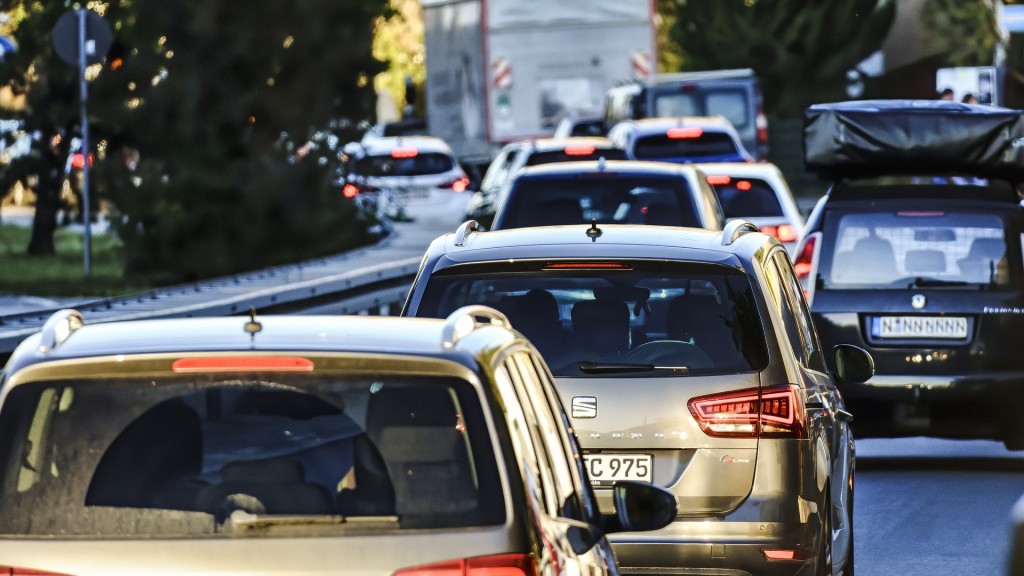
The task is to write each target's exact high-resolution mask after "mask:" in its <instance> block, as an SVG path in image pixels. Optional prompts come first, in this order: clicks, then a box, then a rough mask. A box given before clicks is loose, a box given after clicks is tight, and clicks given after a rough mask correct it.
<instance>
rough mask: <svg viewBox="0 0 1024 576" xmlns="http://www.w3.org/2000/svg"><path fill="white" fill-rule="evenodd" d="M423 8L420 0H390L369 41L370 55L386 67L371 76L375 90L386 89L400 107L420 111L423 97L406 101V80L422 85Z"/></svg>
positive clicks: (421, 110) (423, 49)
mask: <svg viewBox="0 0 1024 576" xmlns="http://www.w3.org/2000/svg"><path fill="white" fill-rule="evenodd" d="M423 42H424V40H423V9H422V7H421V6H420V0H391V10H390V12H389V14H388V15H387V16H386V17H381V18H380V19H379V20H378V21H377V33H376V35H375V36H374V40H373V54H374V56H376V57H377V59H378V60H380V61H382V62H387V63H388V69H387V70H385V71H384V72H381V73H380V74H378V75H377V77H376V78H375V79H374V81H375V84H376V86H377V91H378V92H387V93H388V94H389V95H390V96H391V98H392V100H394V101H395V102H396V103H398V108H399V109H401V108H403V107H404V105H411V106H413V107H419V108H420V110H419V112H420V114H419V116H420V117H422V116H423V115H424V110H423V109H422V106H423V102H422V101H424V100H425V99H424V98H423V97H422V96H420V95H421V94H422V92H423V91H422V90H419V91H418V93H417V96H419V98H418V100H420V101H421V102H406V101H405V98H406V94H405V85H406V79H412V82H413V85H415V86H419V87H422V86H423V83H424V82H425V81H426V78H427V66H426V61H427V59H426V58H427V57H426V48H425V46H424V44H423Z"/></svg>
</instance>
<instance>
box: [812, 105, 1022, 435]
mask: <svg viewBox="0 0 1024 576" xmlns="http://www.w3.org/2000/svg"><path fill="white" fill-rule="evenodd" d="M851 106H852V105H851ZM806 118H807V119H808V123H807V128H806V132H805V136H806V138H807V140H806V142H807V154H808V157H807V160H808V164H809V166H810V167H811V168H812V169H814V170H815V171H818V172H824V173H826V174H827V175H829V176H830V177H832V178H834V180H835V183H834V184H833V186H832V188H831V190H830V191H829V193H828V194H827V195H826V196H825V197H824V198H822V199H821V200H820V201H819V202H818V204H817V206H816V207H815V209H814V210H813V212H812V213H811V216H810V218H809V219H808V223H807V228H806V231H805V235H804V237H803V239H802V240H801V242H800V245H799V246H798V247H797V251H796V254H797V257H796V265H795V267H796V270H797V273H798V274H799V275H800V276H801V277H802V281H803V283H804V287H805V291H806V293H807V295H808V298H809V300H810V301H811V312H812V314H813V317H814V322H815V324H816V326H817V327H818V332H819V335H820V336H821V339H822V343H823V344H824V345H825V346H828V345H829V344H830V343H835V342H850V343H855V344H858V345H860V346H863V347H864V348H866V349H868V350H869V351H870V352H871V355H872V356H873V357H874V359H875V362H876V366H877V369H876V373H875V376H874V377H873V378H871V379H870V380H869V381H867V382H865V383H858V384H848V385H844V386H841V389H842V392H843V396H844V397H845V398H846V401H847V403H848V405H849V406H850V410H851V412H852V413H853V414H854V415H855V417H856V420H855V423H854V429H855V431H856V433H857V435H858V437H865V436H883V437H884V436H908V435H928V436H938V437H950V438H990V439H998V440H1002V441H1004V442H1005V443H1006V445H1007V446H1009V447H1013V448H1024V420H1022V419H1021V418H1020V410H1021V409H1022V408H1024V364H1022V363H1021V361H1020V357H1021V352H1020V344H1019V342H1020V340H1019V335H1020V334H1021V333H1022V331H1024V288H1022V285H1024V270H1022V265H1021V262H1022V254H1021V239H1022V233H1024V227H1022V222H1024V212H1022V208H1021V195H1020V193H1019V187H1018V184H1019V182H1021V181H1022V179H1024V171H1022V170H1021V169H1020V168H1017V167H1016V166H1021V165H1022V164H1020V163H1019V160H1017V159H1015V155H1016V154H1018V153H1017V152H1016V149H1017V148H1016V147H1015V145H1014V141H1015V139H1016V138H1019V137H1020V136H1021V132H1020V129H1019V126H1020V113H1019V112H1018V111H1009V110H1005V109H997V108H990V107H988V108H986V107H978V106H968V105H963V104H958V103H935V102H913V101H910V102H907V101H896V102H881V103H875V104H872V103H867V104H864V103H862V104H857V109H855V110H850V109H848V108H846V107H845V106H844V105H836V107H835V108H828V107H823V108H819V109H816V110H809V112H808V115H807V116H806ZM843 123H846V124H847V126H839V125H840V124H843ZM851 126H855V127H856V128H858V129H859V131H855V130H853V129H852V128H851ZM894 127H895V128H894ZM839 131H842V132H843V133H845V134H850V135H851V136H849V138H848V139H847V140H845V141H842V140H840V139H833V138H830V137H829V136H828V134H827V133H826V132H833V133H838V132H839ZM896 131H899V132H901V133H902V134H903V136H904V140H902V141H901V140H900V139H899V138H898V137H890V136H891V135H892V134H893V133H894V132H896ZM855 133H857V134H863V135H866V136H865V141H867V140H870V141H871V142H872V144H868V145H864V146H861V145H860V143H858V142H857V141H856V136H852V134H855ZM824 142H828V144H823V143H824ZM837 142H840V143H839V144H835V143H837ZM879 142H882V143H884V144H878V143H879ZM960 144H962V145H963V146H962V147H961V146H960ZM832 146H836V149H832V148H831V147H832ZM844 146H845V148H844ZM889 147H891V149H890V148H889ZM971 150H973V151H974V152H973V153H971V152H970V151H971ZM837 151H838V152H842V154H840V153H836V152H837Z"/></svg>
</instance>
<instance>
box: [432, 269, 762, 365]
mask: <svg viewBox="0 0 1024 576" xmlns="http://www.w3.org/2000/svg"><path fill="white" fill-rule="evenodd" d="M589 266H593V267H594V268H589ZM501 268H502V270H501V271H495V270H494V266H490V267H488V266H486V265H481V266H461V267H457V268H452V269H449V270H448V271H444V272H442V273H440V274H439V275H434V276H432V277H431V278H430V279H429V280H428V283H427V287H426V290H425V292H424V295H423V300H422V304H421V305H420V308H419V309H418V310H417V315H418V316H428V317H436V318H443V317H446V316H447V315H448V314H449V313H450V312H452V311H453V310H455V309H457V308H459V307H460V306H465V305H467V304H485V305H488V306H492V307H494V308H497V309H498V310H501V311H502V312H504V313H505V314H506V315H507V316H508V318H509V320H510V321H511V323H512V326H513V327H514V328H516V329H517V330H519V331H520V332H522V333H523V334H524V335H525V336H526V337H527V338H529V339H530V341H531V342H532V343H533V344H534V345H535V346H536V347H537V349H538V350H539V351H540V353H541V355H542V356H543V357H544V360H545V361H546V362H547V363H548V365H549V367H550V368H551V370H552V373H554V374H555V375H556V376H589V375H591V374H602V373H601V372H600V371H598V372H593V371H591V372H588V371H587V370H586V369H585V368H584V367H583V366H581V364H582V363H585V362H590V363H594V364H599V365H600V364H605V365H607V364H629V365H633V366H631V367H627V368H626V369H625V370H624V371H623V373H628V374H629V377H643V376H646V375H652V376H660V377H664V376H666V375H669V376H672V375H676V376H687V375H699V374H732V373H741V372H750V371H755V370H761V369H763V368H764V367H765V366H766V365H767V349H766V346H765V340H764V329H763V327H762V325H761V321H760V316H759V315H758V312H757V306H756V304H755V300H754V294H753V293H752V289H751V286H750V283H749V281H748V279H747V277H746V276H745V275H744V274H743V273H741V272H739V271H736V270H733V269H731V268H726V267H723V266H711V265H701V264H676V265H666V264H664V263H660V262H603V263H601V262H585V263H578V262H577V263H572V262H550V263H548V262H522V263H515V264H502V265H501ZM609 268H611V269H609ZM655 367H658V368H655ZM672 368H675V369H672ZM603 375H604V376H605V377H607V375H608V372H603Z"/></svg>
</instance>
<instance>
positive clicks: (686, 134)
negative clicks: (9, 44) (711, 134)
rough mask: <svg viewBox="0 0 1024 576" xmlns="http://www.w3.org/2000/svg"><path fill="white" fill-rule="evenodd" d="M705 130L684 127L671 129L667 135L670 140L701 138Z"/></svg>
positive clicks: (697, 127)
mask: <svg viewBox="0 0 1024 576" xmlns="http://www.w3.org/2000/svg"><path fill="white" fill-rule="evenodd" d="M703 134H704V129H702V128H701V127H700V126H684V127H681V128H669V129H668V131H667V132H665V135H667V136H668V137H669V138H700V137H701V136H702V135H703Z"/></svg>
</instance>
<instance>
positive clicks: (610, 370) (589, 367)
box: [580, 360, 690, 374]
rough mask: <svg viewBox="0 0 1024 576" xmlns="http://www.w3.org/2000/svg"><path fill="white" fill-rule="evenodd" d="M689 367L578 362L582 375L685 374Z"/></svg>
mask: <svg viewBox="0 0 1024 576" xmlns="http://www.w3.org/2000/svg"><path fill="white" fill-rule="evenodd" d="M689 369H690V367H689V366H655V365H654V364H615V363H606V362H591V361H589V360H581V361H580V372H583V373H584V374H621V373H625V372H653V371H655V370H674V371H677V372H685V371H687V370H689Z"/></svg>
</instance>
